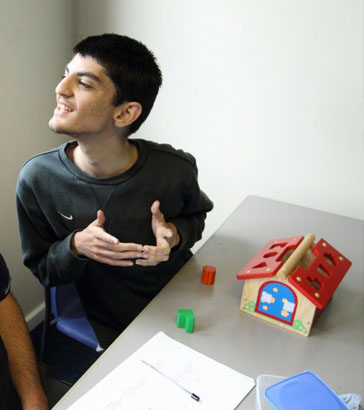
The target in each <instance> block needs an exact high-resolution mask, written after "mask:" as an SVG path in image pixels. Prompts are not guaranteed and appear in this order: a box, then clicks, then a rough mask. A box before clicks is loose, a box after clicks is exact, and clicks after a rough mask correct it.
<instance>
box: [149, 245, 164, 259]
mask: <svg viewBox="0 0 364 410" xmlns="http://www.w3.org/2000/svg"><path fill="white" fill-rule="evenodd" d="M170 253H171V248H170V247H169V246H168V245H166V246H151V245H145V246H144V247H143V257H144V258H148V257H151V256H163V255H166V256H167V257H168V256H169V254H170Z"/></svg>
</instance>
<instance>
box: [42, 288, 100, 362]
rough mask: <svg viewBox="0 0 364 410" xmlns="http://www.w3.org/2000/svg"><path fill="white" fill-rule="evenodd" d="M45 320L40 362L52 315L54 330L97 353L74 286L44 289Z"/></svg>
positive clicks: (98, 347)
mask: <svg viewBox="0 0 364 410" xmlns="http://www.w3.org/2000/svg"><path fill="white" fill-rule="evenodd" d="M44 299H45V319H44V324H43V329H42V341H41V349H40V358H39V359H40V361H41V362H42V361H44V356H45V351H46V345H47V338H48V331H49V326H50V324H51V320H52V313H53V317H54V321H55V323H56V328H57V329H58V330H59V331H60V332H62V333H64V334H65V335H67V336H69V337H71V338H72V339H75V340H77V341H78V342H80V343H82V344H84V345H86V346H88V347H90V348H91V349H93V350H96V351H97V352H102V351H103V350H104V349H103V348H102V347H100V344H99V341H98V340H97V337H96V334H95V332H94V329H93V328H92V326H91V324H90V322H89V321H88V319H87V317H86V314H85V311H84V309H83V307H82V304H81V301H80V298H79V296H78V292H77V289H76V286H75V284H74V283H73V282H72V283H67V284H65V285H59V286H54V287H50V286H46V287H45V288H44Z"/></svg>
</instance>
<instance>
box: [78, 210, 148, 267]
mask: <svg viewBox="0 0 364 410" xmlns="http://www.w3.org/2000/svg"><path fill="white" fill-rule="evenodd" d="M104 223H105V215H104V213H103V212H102V211H101V210H99V211H97V218H96V219H95V220H94V221H93V222H91V223H90V225H88V226H87V227H86V228H85V229H84V230H83V231H79V232H76V233H75V234H74V235H73V238H72V243H71V247H72V252H73V253H74V254H75V255H78V256H79V255H83V256H87V257H88V258H90V259H93V260H95V261H97V262H101V263H105V264H107V265H112V266H132V265H133V264H134V263H133V262H132V261H131V260H130V259H136V258H140V257H143V253H142V251H143V245H139V244H136V243H121V242H120V241H119V239H118V238H115V236H112V235H110V234H108V233H107V232H106V231H105V229H104Z"/></svg>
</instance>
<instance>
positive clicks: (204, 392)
mask: <svg viewBox="0 0 364 410" xmlns="http://www.w3.org/2000/svg"><path fill="white" fill-rule="evenodd" d="M142 360H144V361H146V362H147V363H150V364H151V365H153V366H154V367H156V368H157V369H159V370H160V371H161V372H163V373H164V374H166V375H168V377H170V378H171V379H173V380H175V381H176V382H177V383H178V384H179V385H181V386H183V387H184V388H185V389H187V390H188V391H190V392H193V393H195V394H196V395H198V396H199V397H200V401H195V400H193V399H192V398H191V397H190V395H189V394H188V393H187V392H186V391H184V390H183V389H181V388H180V387H179V386H177V385H176V384H174V383H173V382H172V381H170V380H168V379H167V378H166V377H163V376H162V375H160V374H159V373H158V372H157V371H155V370H153V369H152V368H150V367H149V366H147V365H146V364H144V363H143V362H142ZM254 385H255V382H254V379H252V378H251V377H248V376H244V375H243V374H241V373H238V372H237V371H235V370H232V369H230V368H229V367H227V366H224V365H222V364H220V363H218V362H216V361H215V360H212V359H210V358H208V357H207V356H205V355H203V354H201V353H198V352H196V351H195V350H193V349H191V348H189V347H187V346H185V345H183V344H181V343H179V342H177V341H175V340H173V339H171V338H170V337H168V336H167V335H166V334H164V333H163V332H159V333H157V334H156V335H155V336H154V337H152V338H151V339H150V340H149V341H148V342H147V343H145V344H144V345H143V346H142V347H141V348H140V349H139V350H137V351H136V352H135V353H134V354H133V355H131V356H130V357H129V358H128V359H127V360H125V361H124V362H123V363H121V364H120V365H119V366H118V367H117V368H116V369H115V370H113V371H112V372H111V373H110V374H109V375H108V376H106V377H105V378H104V379H103V380H101V381H100V382H99V383H98V384H97V385H96V386H95V387H94V388H93V389H91V390H90V391H88V392H87V393H86V394H85V395H84V396H83V397H81V398H80V399H79V400H78V401H77V402H75V403H74V404H73V405H72V406H71V407H70V408H69V410H85V409H88V410H120V409H125V410H215V409H216V410H221V409H224V410H233V409H235V408H236V407H237V406H238V404H239V403H240V402H241V401H242V400H243V398H244V397H245V396H246V395H247V394H248V393H249V391H250V390H251V389H252V388H253V387H254Z"/></svg>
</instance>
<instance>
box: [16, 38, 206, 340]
mask: <svg viewBox="0 0 364 410" xmlns="http://www.w3.org/2000/svg"><path fill="white" fill-rule="evenodd" d="M73 51H74V57H73V59H72V60H71V62H70V63H69V64H68V65H67V67H66V70H65V74H64V76H63V78H62V80H61V82H60V83H59V84H58V86H57V88H56V97H57V107H56V109H55V111H54V115H53V117H52V118H51V120H50V122H49V125H50V127H51V129H52V130H54V131H55V132H57V133H64V134H68V135H70V136H71V137H72V138H74V140H73V141H71V142H69V143H66V144H63V145H62V146H61V147H59V148H56V149H54V150H52V151H50V152H47V153H43V154H40V155H38V156H36V157H34V158H32V159H30V160H29V161H28V162H27V163H26V164H25V165H24V167H23V169H22V170H21V173H20V176H19V180H18V185H17V208H18V217H19V225H20V234H21V239H22V248H23V258H24V263H25V265H26V266H28V267H29V268H30V269H31V271H32V272H33V274H34V275H36V276H37V277H38V279H39V280H40V281H41V283H42V284H43V285H57V284H62V283H66V282H70V281H75V283H76V286H77V289H78V292H79V294H80V297H81V300H82V303H83V305H84V308H85V310H86V313H87V315H88V317H89V319H90V321H91V323H92V324H93V326H94V328H95V331H96V334H97V336H98V337H99V340H100V342H101V344H102V345H104V346H105V345H108V344H109V343H110V342H111V341H112V340H113V339H114V338H115V337H116V336H117V335H118V334H119V333H120V332H121V331H122V330H123V329H125V327H126V326H127V325H128V324H129V323H130V322H131V321H132V320H133V319H134V318H135V317H136V316H137V315H138V313H139V312H140V311H141V310H142V309H143V308H144V307H145V306H146V305H147V304H148V303H149V302H150V300H151V299H152V298H153V297H154V296H155V295H156V294H157V293H158V292H159V291H160V290H161V289H162V288H163V286H164V285H165V284H166V283H167V282H168V281H169V280H170V279H171V278H172V277H173V276H174V274H175V273H176V272H178V270H179V269H180V268H181V267H182V265H183V264H184V263H185V262H186V261H187V260H188V259H189V258H190V256H191V252H190V248H191V247H192V245H193V244H194V243H195V242H196V241H197V240H199V239H200V238H201V233H202V231H203V228H204V220H205V217H206V212H208V211H210V210H211V209H212V202H211V201H210V200H209V199H208V198H207V197H206V195H205V194H204V193H203V192H202V191H201V190H200V188H199V186H198V182H197V167H196V163H195V159H194V158H193V157H192V156H191V155H190V154H187V153H184V152H183V151H180V150H175V149H173V148H172V147H171V146H169V145H160V144H156V143H153V142H149V141H145V140H141V139H134V140H129V139H128V137H129V135H130V134H132V133H134V132H135V131H136V130H137V129H138V128H139V126H140V125H141V124H142V122H143V121H144V120H145V119H146V118H147V116H148V114H149V112H150V110H151V108H152V106H153V104H154V101H155V98H156V96H157V93H158V89H159V87H160V85H161V82H162V76H161V72H160V70H159V67H158V65H157V63H156V61H155V58H154V56H153V54H152V53H151V52H150V51H149V50H148V49H147V48H146V47H145V46H144V45H143V44H141V43H139V42H137V41H135V40H133V39H130V38H128V37H125V36H119V35H116V34H104V35H101V36H93V37H88V38H86V39H85V40H83V41H81V42H80V43H79V44H78V45H77V46H76V47H75V48H74V50H73ZM162 212H163V213H162ZM110 329H112V330H113V332H111V333H112V334H111V335H110V338H107V339H108V340H105V338H104V336H105V333H104V332H105V331H106V330H110Z"/></svg>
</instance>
